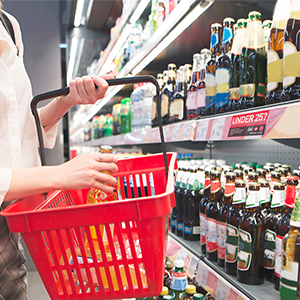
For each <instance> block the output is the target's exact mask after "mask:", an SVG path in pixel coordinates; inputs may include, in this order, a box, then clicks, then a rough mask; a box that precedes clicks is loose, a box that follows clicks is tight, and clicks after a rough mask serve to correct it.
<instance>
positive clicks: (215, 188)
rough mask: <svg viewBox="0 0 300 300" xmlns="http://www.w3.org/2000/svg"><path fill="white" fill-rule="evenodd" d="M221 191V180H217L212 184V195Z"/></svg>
mask: <svg viewBox="0 0 300 300" xmlns="http://www.w3.org/2000/svg"><path fill="white" fill-rule="evenodd" d="M220 189H221V186H220V181H219V180H215V181H212V182H211V187H210V192H211V193H212V194H215V193H217V192H218V191H219V190H220Z"/></svg>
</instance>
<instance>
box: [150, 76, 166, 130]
mask: <svg viewBox="0 0 300 300" xmlns="http://www.w3.org/2000/svg"><path fill="white" fill-rule="evenodd" d="M157 82H158V84H159V93H161V91H162V86H163V83H164V75H163V74H161V73H159V74H157ZM156 126H158V121H157V99H156V94H155V95H154V97H153V101H152V127H156Z"/></svg>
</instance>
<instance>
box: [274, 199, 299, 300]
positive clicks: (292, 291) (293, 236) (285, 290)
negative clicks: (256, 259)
mask: <svg viewBox="0 0 300 300" xmlns="http://www.w3.org/2000/svg"><path fill="white" fill-rule="evenodd" d="M299 231H300V198H296V200H295V207H294V209H293V212H292V215H291V219H290V228H289V231H288V233H287V234H286V235H285V236H284V238H283V240H282V267H281V274H280V289H279V296H280V299H281V300H291V299H299V297H300V283H299V261H300V246H299V240H300V236H299Z"/></svg>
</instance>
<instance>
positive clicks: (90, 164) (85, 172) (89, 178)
mask: <svg viewBox="0 0 300 300" xmlns="http://www.w3.org/2000/svg"><path fill="white" fill-rule="evenodd" d="M117 161H118V160H117V157H116V156H115V155H112V154H101V155H100V153H99V154H96V153H95V154H84V155H80V156H77V157H75V158H73V159H71V160H70V161H68V162H66V163H64V164H62V165H59V166H57V168H58V174H57V175H58V178H59V182H60V183H59V189H84V188H90V187H94V188H97V189H101V190H103V191H105V192H108V193H112V192H114V189H115V187H111V186H107V184H110V185H112V186H116V185H117V180H116V179H115V178H114V177H113V176H110V175H108V174H105V173H102V171H110V172H111V173H113V174H114V173H116V172H117V171H118V167H117V165H116V163H117Z"/></svg>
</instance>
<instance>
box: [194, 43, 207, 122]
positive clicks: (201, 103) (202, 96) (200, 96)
mask: <svg viewBox="0 0 300 300" xmlns="http://www.w3.org/2000/svg"><path fill="white" fill-rule="evenodd" d="M200 55H201V61H200V79H199V81H198V83H197V115H198V117H203V116H205V115H206V113H205V102H206V91H205V67H206V65H207V62H208V61H209V60H210V51H209V50H208V49H205V48H204V49H202V50H201V52H200Z"/></svg>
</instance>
